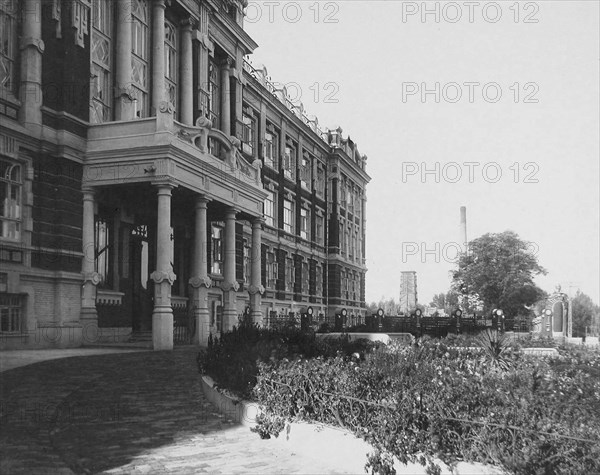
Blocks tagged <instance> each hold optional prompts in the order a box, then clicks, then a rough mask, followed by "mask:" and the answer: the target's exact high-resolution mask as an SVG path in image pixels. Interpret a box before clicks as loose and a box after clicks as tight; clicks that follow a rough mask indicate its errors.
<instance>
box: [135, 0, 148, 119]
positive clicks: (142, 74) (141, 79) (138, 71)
mask: <svg viewBox="0 0 600 475" xmlns="http://www.w3.org/2000/svg"><path fill="white" fill-rule="evenodd" d="M149 23H150V14H149V11H148V0H132V10H131V52H132V55H131V79H132V91H131V92H132V95H133V96H134V99H135V100H134V103H133V104H134V116H135V117H137V118H138V119H141V118H143V117H148V114H149V109H150V106H149V101H148V94H149V91H150V84H149V83H150V80H149V77H148V70H149V65H148V63H149V51H148V49H149V43H150V32H149V29H148V28H149Z"/></svg>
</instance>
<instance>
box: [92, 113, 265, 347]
mask: <svg viewBox="0 0 600 475" xmlns="http://www.w3.org/2000/svg"><path fill="white" fill-rule="evenodd" d="M210 125H211V124H210V123H209V122H208V121H206V120H204V119H200V120H199V121H197V126H194V127H191V126H185V125H183V124H181V123H179V122H176V121H174V120H173V111H172V108H170V107H169V105H168V104H167V103H164V102H163V103H162V104H161V106H160V107H159V110H158V111H157V116H156V117H152V118H149V119H144V120H139V121H134V122H128V123H107V124H99V125H96V126H94V127H92V128H91V129H90V137H89V141H88V153H87V160H86V164H85V166H84V179H83V181H84V184H83V186H84V190H86V191H85V193H84V210H83V211H84V216H83V236H84V248H87V250H88V254H89V255H90V256H91V258H88V259H84V261H83V265H82V272H83V273H84V276H85V283H84V289H83V292H82V319H84V318H85V319H86V321H87V322H88V324H90V323H92V324H93V322H94V321H96V322H97V321H98V312H97V309H96V308H95V304H94V302H95V301H96V300H98V299H96V293H97V292H100V293H104V294H106V293H107V292H108V293H110V292H112V295H113V297H114V301H113V304H114V306H115V310H116V309H117V307H118V312H119V315H120V318H121V323H120V325H122V324H123V323H122V322H123V321H125V322H127V320H128V319H129V321H131V322H132V323H131V324H132V327H133V328H134V331H135V330H139V331H141V332H143V331H146V332H147V331H149V330H150V329H151V331H152V342H153V348H154V349H155V350H169V349H172V348H173V312H174V310H173V309H174V308H175V304H177V305H180V306H182V307H184V308H185V309H187V311H188V312H189V313H190V314H193V317H194V321H195V325H194V327H195V328H194V341H195V342H197V343H198V344H200V345H205V344H206V343H207V341H208V336H209V334H210V333H213V334H215V333H219V332H220V331H226V330H230V329H231V328H233V326H234V325H236V324H237V321H238V317H239V314H240V308H239V305H238V304H239V302H238V297H239V296H240V295H241V294H243V296H244V298H243V301H246V300H247V301H249V302H250V307H251V312H252V315H253V316H254V318H255V319H256V320H257V321H260V299H261V291H262V287H261V286H260V282H261V266H260V252H261V247H260V246H261V225H262V203H263V201H264V197H265V193H264V192H263V190H262V185H261V181H260V167H259V166H258V165H257V164H251V163H248V162H246V161H245V160H244V158H243V157H242V155H241V154H240V153H239V152H238V148H237V147H238V146H239V142H237V140H236V139H235V138H234V137H227V136H225V134H223V133H222V132H220V131H218V130H214V129H212V128H211V127H210ZM132 129H135V130H132ZM211 141H214V142H216V143H218V144H219V146H220V148H221V150H222V151H223V152H224V154H223V159H220V158H217V157H215V156H213V155H211V154H210V153H208V150H209V148H210V147H209V142H211ZM134 197H135V202H136V205H135V207H132V201H133V200H134ZM209 222H210V223H215V222H216V223H220V225H221V224H223V225H222V226H220V228H219V229H221V230H222V236H219V237H218V239H216V238H213V241H214V242H209V235H210V234H211V232H210V229H209ZM242 222H245V223H251V226H252V228H251V233H252V234H251V235H252V239H251V254H252V256H257V257H256V258H254V257H253V259H252V260H251V269H250V274H251V277H250V279H251V282H250V283H251V284H252V285H247V287H248V289H247V290H246V289H244V290H242V288H241V287H240V280H241V281H242V282H241V283H242V284H243V278H242V279H240V275H239V272H238V269H237V267H239V265H240V259H239V255H240V252H239V251H240V250H239V249H238V248H236V236H237V234H236V226H240V225H241V223H242ZM141 229H143V231H141ZM238 234H239V232H238ZM102 239H104V240H105V241H106V242H105V243H104V242H102V243H100V242H98V241H99V240H102ZM134 242H140V243H141V244H140V245H138V246H136V245H134V244H135V243H134ZM238 247H239V246H238ZM90 248H91V249H93V251H91V252H90ZM103 254H104V255H105V258H104V259H103V257H102V256H103ZM209 257H211V258H212V259H216V260H217V261H218V262H217V264H218V265H214V268H212V269H211V268H209ZM105 260H108V262H105ZM188 284H189V285H188ZM100 287H102V290H100ZM174 287H175V292H174V293H175V294H176V295H175V296H174V295H172V294H173V289H174ZM248 292H249V295H248ZM209 294H212V299H213V300H214V299H215V298H217V299H218V300H220V304H221V305H220V307H221V308H222V319H219V318H217V316H216V315H214V313H215V312H214V311H213V309H211V308H209V301H210V299H209ZM150 309H151V315H152V317H151V321H150V319H149V315H148V313H149V310H150ZM211 311H212V313H213V315H211ZM219 316H220V315H219ZM101 317H102V316H101ZM101 319H102V318H101Z"/></svg>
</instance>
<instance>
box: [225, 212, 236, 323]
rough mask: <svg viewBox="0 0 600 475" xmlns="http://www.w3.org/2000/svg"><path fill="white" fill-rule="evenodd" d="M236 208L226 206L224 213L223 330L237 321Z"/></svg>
mask: <svg viewBox="0 0 600 475" xmlns="http://www.w3.org/2000/svg"><path fill="white" fill-rule="evenodd" d="M237 212H238V210H237V209H235V208H228V209H227V211H226V213H225V266H224V267H225V269H224V273H223V274H224V275H223V277H224V281H223V284H222V285H221V289H222V290H223V331H230V330H231V329H232V328H233V327H234V325H235V324H236V323H237V305H236V304H237V301H236V292H237V291H238V289H239V288H240V286H239V284H238V282H237V280H236V278H235V215H236V214H237Z"/></svg>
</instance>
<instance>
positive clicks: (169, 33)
mask: <svg viewBox="0 0 600 475" xmlns="http://www.w3.org/2000/svg"><path fill="white" fill-rule="evenodd" d="M177 67H178V66H177V28H176V27H175V25H174V24H173V23H171V22H170V21H169V20H165V97H166V98H167V99H168V100H169V102H170V103H171V104H173V106H175V118H177V111H178V110H179V107H178V104H177Z"/></svg>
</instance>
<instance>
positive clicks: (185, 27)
mask: <svg viewBox="0 0 600 475" xmlns="http://www.w3.org/2000/svg"><path fill="white" fill-rule="evenodd" d="M179 24H180V25H181V29H182V31H183V32H191V31H192V30H193V29H194V28H196V27H197V26H198V20H196V19H195V18H193V17H188V18H184V19H183V20H181V21H180V22H179Z"/></svg>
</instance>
